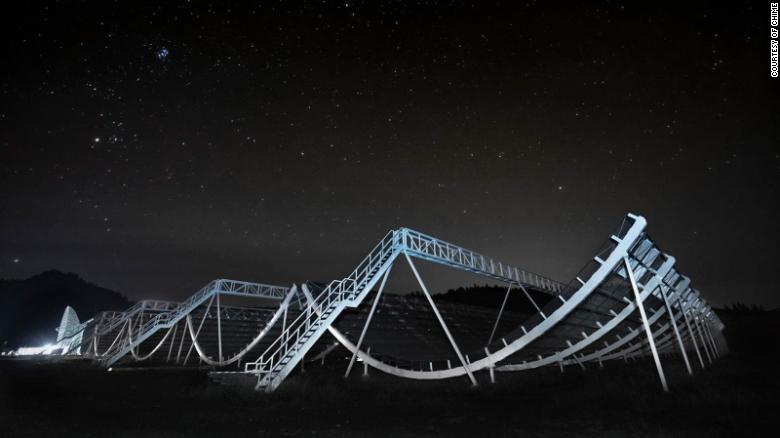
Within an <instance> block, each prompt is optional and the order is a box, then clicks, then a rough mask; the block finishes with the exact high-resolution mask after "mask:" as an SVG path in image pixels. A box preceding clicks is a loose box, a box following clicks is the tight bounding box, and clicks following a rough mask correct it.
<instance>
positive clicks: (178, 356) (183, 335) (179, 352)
mask: <svg viewBox="0 0 780 438" xmlns="http://www.w3.org/2000/svg"><path fill="white" fill-rule="evenodd" d="M185 324H186V322H185ZM185 333H186V332H185V331H184V327H182V328H181V340H179V351H178V352H177V353H176V363H179V361H180V360H181V349H182V347H184V338H186V336H185Z"/></svg>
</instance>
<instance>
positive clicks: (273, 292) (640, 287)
mask: <svg viewBox="0 0 780 438" xmlns="http://www.w3.org/2000/svg"><path fill="white" fill-rule="evenodd" d="M646 225H647V223H646V221H645V219H644V218H643V217H641V216H637V215H633V214H628V215H627V216H626V217H625V218H624V220H623V221H622V222H621V224H620V226H619V227H618V228H617V229H616V230H615V232H614V233H613V234H612V235H610V236H609V238H608V239H607V241H606V242H605V244H604V245H603V247H602V248H601V249H600V250H599V251H598V252H597V254H596V255H595V256H594V257H593V258H592V260H590V261H589V262H588V263H587V264H586V266H585V267H584V268H583V269H582V270H581V271H580V272H579V273H578V274H577V275H576V276H575V278H574V279H573V280H572V281H570V282H569V283H568V284H563V283H559V282H556V281H554V280H551V279H548V278H545V277H543V276H540V275H538V274H534V273H532V272H529V271H526V270H523V269H520V268H517V267H513V266H510V265H507V264H505V263H502V262H499V261H497V260H494V259H492V258H490V257H487V256H484V255H482V254H479V253H476V252H474V251H471V250H468V249H465V248H463V247H460V246H457V245H454V244H451V243H448V242H445V241H443V240H441V239H437V238H435V237H432V236H429V235H426V234H423V233H419V232H417V231H414V230H411V229H408V228H400V229H397V230H393V231H390V232H389V233H388V234H387V235H385V237H384V238H383V239H382V240H381V241H380V242H379V243H378V244H377V245H376V246H375V247H374V248H373V249H372V250H371V251H370V252H369V254H368V255H367V256H366V257H365V259H363V260H362V261H361V263H360V264H358V266H357V267H356V268H355V269H354V271H352V273H350V274H349V275H348V276H347V277H345V278H343V279H340V280H334V281H332V282H330V283H329V284H327V285H326V286H325V287H324V288H323V289H322V290H317V291H316V292H315V293H312V291H311V290H310V288H309V286H308V285H307V284H305V283H304V284H301V285H300V286H295V285H293V286H292V287H291V288H286V287H280V286H271V285H264V284H259V283H247V282H240V281H234V280H215V281H212V282H211V283H209V284H208V285H206V286H205V287H204V288H202V289H201V290H199V291H198V292H196V293H195V294H194V295H193V296H191V297H190V298H188V299H187V300H185V301H184V302H182V303H170V302H159V301H148V302H141V303H138V304H136V305H134V306H133V307H131V308H130V309H128V310H126V311H124V312H105V313H103V314H101V315H99V316H98V317H97V318H95V322H93V323H91V324H92V326H91V327H92V328H91V335H90V336H84V339H85V341H83V342H81V344H80V345H82V346H83V345H84V344H85V343H89V342H92V344H93V345H94V348H93V349H92V352H91V354H92V355H93V356H94V357H96V358H99V359H100V360H101V363H102V364H103V365H104V366H106V367H109V366H111V365H112V364H114V363H116V362H117V361H118V360H120V359H122V358H124V357H132V358H134V359H135V360H146V359H148V358H150V357H152V356H153V355H155V354H157V355H158V357H159V356H160V355H164V356H166V357H167V360H169V361H170V360H171V358H172V357H173V355H175V357H176V362H177V363H180V362H181V359H182V356H183V363H184V364H186V363H187V361H188V360H189V358H190V355H191V353H192V352H193V350H194V352H195V353H196V354H197V357H198V359H199V360H200V361H201V362H202V363H205V364H207V365H211V366H216V367H224V366H227V365H231V364H234V363H237V364H238V365H239V366H241V364H242V360H243V358H244V357H245V356H246V355H247V354H249V353H250V351H252V350H253V349H257V352H260V353H259V356H258V357H257V359H256V360H253V361H249V362H247V363H244V364H243V371H240V372H226V371H221V372H217V373H216V374H215V375H227V374H231V375H232V374H240V375H241V376H245V377H251V378H254V379H255V388H256V389H258V390H260V389H262V390H265V391H269V392H270V391H273V390H274V389H276V388H277V387H278V386H279V385H280V384H281V383H282V382H283V381H284V379H285V378H286V377H287V376H288V375H289V374H290V373H291V372H292V371H293V370H294V369H295V368H296V366H297V365H298V364H299V363H300V364H301V365H302V363H303V359H304V357H305V356H306V354H307V353H308V352H309V351H310V350H311V348H312V347H313V346H314V345H315V344H316V343H317V342H318V340H319V339H320V338H321V337H322V335H323V334H324V333H325V332H326V331H327V332H330V333H331V334H332V335H333V336H334V337H335V338H336V340H337V341H338V343H340V344H341V345H343V346H344V347H345V348H346V349H347V350H349V351H350V352H351V353H352V357H351V358H350V361H349V364H348V366H347V369H346V372H345V376H348V375H349V374H350V372H351V370H352V368H353V366H354V363H355V362H356V361H357V360H360V361H362V362H363V367H364V370H363V373H364V374H366V373H367V371H368V367H373V368H376V369H378V370H380V371H382V372H385V373H388V374H392V375H395V376H399V377H405V378H411V379H421V380H431V379H444V378H453V377H458V376H465V377H468V379H469V381H470V382H471V383H472V384H474V385H476V384H477V383H478V379H477V376H476V375H477V373H478V372H481V371H483V370H484V371H487V372H488V374H489V377H490V381H491V382H495V381H496V373H495V372H496V371H500V372H510V371H520V370H527V369H532V368H538V367H542V366H557V367H560V369H561V371H563V370H564V367H565V366H569V365H577V366H579V367H582V368H583V369H587V364H589V363H598V365H599V366H603V363H604V362H606V361H609V360H624V361H627V360H629V359H634V358H637V357H647V356H651V357H652V358H653V362H654V364H655V368H656V371H657V373H658V377H659V380H660V383H661V385H662V388H663V389H664V390H668V383H667V380H666V375H665V373H664V369H663V363H662V360H661V359H662V357H665V356H668V355H670V354H672V353H679V355H680V357H681V359H682V361H683V362H684V363H685V365H686V369H687V370H688V373H690V374H694V367H693V366H692V362H693V363H697V364H698V365H699V366H700V367H701V368H704V367H706V366H708V365H709V364H711V363H712V362H713V361H714V360H715V359H717V358H718V357H720V356H722V355H723V354H725V353H727V351H728V347H727V345H726V342H725V338H724V337H723V335H722V331H723V328H724V326H723V324H722V322H721V321H720V320H719V319H718V317H717V315H716V314H715V313H714V312H713V311H712V309H711V307H710V306H709V304H707V302H706V301H705V300H704V299H703V298H702V297H701V295H700V293H699V292H698V291H697V290H696V289H693V288H692V287H691V280H690V279H689V278H688V277H685V276H684V275H682V274H681V273H679V272H678V271H677V269H676V268H675V262H676V261H675V258H674V257H672V256H671V255H668V254H666V253H664V252H662V251H661V250H660V249H659V248H658V246H657V245H656V244H655V243H654V242H653V240H652V239H651V238H650V237H649V235H648V234H647V232H646V230H645V229H646ZM399 257H401V259H403V261H404V262H405V263H407V264H408V265H409V266H410V268H411V270H412V273H413V274H414V277H415V279H416V280H417V282H418V284H419V285H420V288H421V290H422V293H423V297H424V298H425V300H426V302H427V305H428V306H429V307H430V310H431V313H432V316H433V317H434V318H435V320H436V321H437V322H438V325H439V326H440V329H441V331H442V332H443V334H444V335H445V336H446V338H447V341H448V343H449V346H450V347H451V348H452V351H453V354H454V357H455V358H456V359H455V360H454V361H453V360H440V361H428V362H425V363H423V362H421V361H415V362H414V365H412V366H402V365H399V364H401V363H405V362H406V363H408V361H404V360H402V359H397V358H392V357H390V356H388V355H386V354H382V352H377V351H376V349H374V351H373V352H372V350H371V346H365V345H364V344H365V336H366V333H367V331H368V330H369V329H370V324H371V321H372V317H373V316H374V314H375V312H376V311H377V308H378V307H379V305H380V297H381V296H382V293H383V291H384V288H385V284H386V282H387V279H388V277H389V276H390V271H391V268H392V266H393V264H394V263H395V262H396V261H397V259H398V258H399ZM414 259H418V260H424V261H428V262H433V263H436V264H439V265H444V266H447V267H450V268H453V269H456V270H459V271H464V272H469V273H473V274H477V275H480V276H483V277H486V278H490V279H492V280H495V281H498V282H500V283H503V284H505V285H506V286H507V291H506V295H505V297H504V300H503V302H502V305H501V309H500V310H499V311H498V315H497V316H496V320H495V323H494V324H493V328H492V332H491V334H490V337H489V339H486V343H485V344H484V346H482V347H480V348H479V349H478V350H477V351H475V350H473V349H471V350H469V351H463V349H462V348H461V346H460V345H459V344H458V340H457V339H456V337H454V336H453V334H452V332H451V331H450V329H449V327H448V325H447V321H446V318H444V317H443V316H442V314H441V312H440V311H439V309H438V307H437V305H436V302H435V301H434V300H433V298H432V296H431V293H430V291H429V290H428V288H427V286H426V284H425V282H424V279H423V278H422V276H421V275H420V272H419V271H418V269H417V267H416V265H415V263H414V261H413V260H414ZM377 286H378V292H377V295H376V296H375V297H374V299H373V302H372V303H371V305H370V310H369V311H368V314H367V316H366V320H365V322H364V324H363V326H362V329H361V330H360V334H359V337H358V339H357V341H356V342H355V343H353V341H352V340H350V339H349V338H348V337H347V336H346V335H345V334H344V333H342V332H341V331H340V330H339V329H338V328H337V327H336V326H335V325H334V322H335V321H337V320H338V318H339V316H340V315H341V314H342V312H343V311H344V310H346V309H350V308H356V307H357V306H359V305H360V304H361V303H362V302H363V301H364V300H365V298H366V297H367V296H368V294H369V293H370V292H371V291H372V290H373V289H374V288H375V287H377ZM529 288H532V289H534V290H536V291H542V292H545V293H547V294H549V295H550V296H551V297H553V298H552V299H551V300H549V302H547V303H546V304H545V303H542V305H541V306H540V305H539V304H538V303H537V302H536V301H535V300H534V299H533V297H532V296H531V294H530V293H529V292H528V289H529ZM510 294H518V295H520V296H522V297H523V299H527V300H530V302H531V304H532V305H533V307H534V309H535V311H536V313H535V314H534V315H532V316H531V317H530V318H528V319H527V320H526V321H524V322H523V323H522V324H521V325H519V326H518V327H517V328H516V329H514V330H512V331H510V332H508V333H501V332H500V331H499V330H498V327H499V323H500V321H501V318H502V315H503V313H504V308H505V305H506V302H507V299H508V298H509V295H510ZM227 295H231V296H241V297H255V298H270V299H274V300H277V301H278V302H279V303H280V304H279V306H278V307H277V308H273V309H266V310H265V311H259V310H258V309H239V308H233V307H226V306H223V305H221V302H220V296H227ZM293 303H295V304H297V305H296V306H295V307H293ZM204 307H205V309H204ZM291 311H292V316H290V315H288V313H289V312H291ZM207 319H210V320H211V321H212V322H211V323H210V324H212V325H213V321H214V320H216V332H217V336H216V339H217V352H216V357H212V356H210V355H209V354H208V353H207V352H206V351H205V350H204V347H203V346H202V345H201V341H200V338H201V337H202V336H203V335H202V333H201V332H202V329H203V327H204V324H205V323H206V321H207ZM238 319H243V320H246V321H255V322H258V324H256V325H255V326H253V327H255V329H256V331H255V332H252V337H251V340H250V341H249V342H248V343H247V344H246V345H245V346H244V347H243V348H240V349H238V351H237V352H231V353H229V354H227V355H226V354H225V352H224V351H223V333H222V331H223V330H222V324H223V321H227V320H238ZM272 329H273V330H275V331H273V332H272ZM84 330H85V331H84V333H86V330H90V329H89V328H85V329H84ZM155 333H160V334H158V335H157V337H156V338H155V339H157V340H154V341H150V342H151V343H156V345H154V346H153V347H152V348H151V349H150V350H148V352H147V353H145V354H141V353H140V352H139V351H138V348H139V346H140V345H141V344H142V343H143V342H144V341H146V340H148V339H150V337H151V336H152V335H154V334H155ZM269 333H273V335H269ZM105 335H109V336H113V338H110V339H113V340H112V342H111V343H110V345H109V347H108V348H107V349H106V350H105V351H103V352H102V353H100V352H98V349H97V346H98V342H97V340H98V339H99V338H100V337H101V336H105ZM177 335H178V336H179V340H178V345H177V341H176V337H177ZM185 337H188V338H189V349H188V350H186V352H185V350H184V349H183V347H184V346H185ZM166 343H167V345H168V346H167V351H166V350H165V349H163V348H164V347H165V345H166ZM334 348H335V344H334V345H330V346H328V347H327V348H326V349H325V351H322V352H320V353H319V354H317V355H315V359H317V360H324V358H325V356H326V355H327V354H328V353H329V352H331V351H333V349H334ZM166 353H167V354H166ZM185 353H186V354H185ZM254 354H258V353H254ZM694 361H695V362H694Z"/></svg>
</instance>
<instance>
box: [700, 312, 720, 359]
mask: <svg viewBox="0 0 780 438" xmlns="http://www.w3.org/2000/svg"><path fill="white" fill-rule="evenodd" d="M703 322H704V331H705V333H707V336H708V337H709V340H710V345H712V354H714V355H715V357H716V358H720V354H719V353H718V347H717V346H716V345H715V338H713V337H712V330H711V328H710V323H709V321H703Z"/></svg>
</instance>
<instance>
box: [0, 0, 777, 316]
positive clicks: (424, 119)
mask: <svg viewBox="0 0 780 438" xmlns="http://www.w3.org/2000/svg"><path fill="white" fill-rule="evenodd" d="M15 3H16V5H15V6H14V7H15V8H26V9H17V10H13V9H6V10H5V11H4V13H3V19H2V22H3V23H2V30H0V32H2V43H0V44H2V47H3V52H4V54H3V68H2V70H1V71H0V75H1V77H2V80H1V82H0V96H1V97H0V103H1V106H0V277H3V278H25V277H28V276H31V275H34V274H36V273H39V272H41V271H43V270H45V269H51V268H55V269H60V270H65V271H73V272H76V273H78V274H80V275H81V276H83V277H84V278H86V279H87V280H89V281H92V282H95V283H97V284H100V285H102V286H105V287H109V288H112V289H114V290H117V291H119V292H121V293H124V294H127V295H128V296H129V297H130V298H132V299H138V298H151V297H156V298H183V297H185V296H188V295H189V294H191V293H192V292H193V291H194V290H195V289H196V288H197V287H199V286H202V285H204V284H205V283H206V282H208V281H209V280H211V279H213V278H219V277H225V278H237V279H246V280H254V281H262V282H268V283H276V284H285V285H289V284H290V283H292V282H300V281H303V280H307V279H317V280H331V279H334V278H341V277H343V276H344V275H346V274H348V273H349V272H350V271H351V270H352V268H353V267H354V266H355V265H356V264H357V262H359V261H360V260H361V259H362V258H363V256H364V255H365V254H366V253H367V252H368V250H369V249H370V248H371V247H372V246H373V245H374V244H375V243H376V242H377V241H378V240H379V239H380V238H381V237H382V236H383V235H384V234H385V233H386V232H387V231H388V230H390V229H391V228H395V227H399V226H408V227H411V228H415V229H418V230H420V231H423V232H427V233H430V234H433V235H435V236H437V237H441V238H443V239H446V240H449V241H451V242H453V243H458V244H461V245H463V246H466V247H467V248H470V249H474V250H477V251H480V252H482V253H484V254H488V255H491V256H495V257H497V258H498V259H500V260H504V261H506V262H510V263H513V264H516V265H518V266H520V267H524V268H526V269H528V270H531V271H535V272H538V273H540V274H543V275H548V276H550V277H552V278H555V279H558V280H561V281H568V280H569V279H571V277H572V276H573V275H574V274H575V272H576V271H577V270H578V269H579V268H580V267H581V266H582V265H583V264H584V263H585V262H586V261H587V260H588V258H589V257H592V256H593V254H594V252H595V250H596V249H597V248H598V246H599V245H600V244H601V242H603V241H604V239H606V238H607V237H608V235H609V233H610V232H612V231H613V229H614V228H615V227H616V226H617V225H618V224H619V222H620V221H621V219H622V217H623V216H624V215H625V214H626V213H627V212H629V211H630V212H635V213H638V214H642V215H644V216H645V217H646V218H647V219H648V222H649V226H648V230H649V232H650V233H651V235H652V237H653V238H654V239H655V240H656V241H657V242H658V244H659V245H660V246H661V248H662V249H663V250H664V251H667V252H669V253H671V254H673V255H674V256H676V257H677V260H678V264H677V266H678V268H679V269H680V270H681V271H682V272H683V273H685V274H687V275H689V276H690V277H692V279H693V285H694V287H696V288H698V289H700V290H701V291H702V293H703V294H704V296H705V297H707V298H708V299H710V301H711V302H712V303H713V304H714V305H723V304H727V303H732V302H735V301H742V302H746V303H749V304H751V303H757V304H761V305H764V306H766V307H777V306H780V293H779V291H778V286H777V284H778V282H777V280H776V278H775V275H776V274H777V268H778V266H779V264H778V261H777V258H776V257H777V248H778V245H780V239H779V238H778V230H777V225H778V223H780V213H779V212H778V208H777V207H776V204H777V200H778V198H780V196H779V195H780V193H779V192H780V185H779V184H778V183H779V182H780V135H778V130H779V129H780V111H778V97H780V93H778V83H780V82H779V80H777V79H774V80H772V79H771V78H770V77H769V5H768V3H763V2H754V4H753V5H752V7H751V6H748V5H736V4H730V5H728V6H723V7H721V6H717V5H716V4H715V3H713V4H710V5H708V4H706V3H702V4H690V5H689V4H681V3H679V2H676V3H674V6H668V5H667V6H664V5H660V6H659V5H645V4H642V5H635V4H631V3H629V2H626V3H625V4H622V3H620V2H605V3H603V4H602V5H601V6H598V7H594V6H585V5H571V6H566V5H565V4H563V3H560V2H546V3H544V4H538V3H535V2H529V3H524V2H507V4H506V5H504V6H499V5H495V4H489V5H488V4H487V2H475V4H459V3H458V4H456V3H449V2H420V3H415V2H395V1H391V2H388V1H370V2H353V1H349V2H294V1H286V2H257V3H262V5H259V6H258V5H251V6H249V7H245V6H244V5H242V4H239V3H237V2H235V3H234V2H222V1H215V2H211V3H204V2H194V1H193V2H179V3H178V4H174V2H158V1H155V2H142V1H126V2H108V1H95V2H72V1H64V2H56V3H54V2H52V3H50V4H48V5H44V4H37V3H38V2H28V3H30V4H31V5H30V6H28V7H25V6H19V3H22V2H15ZM41 3H43V2H41ZM162 3H165V4H166V5H160V4H162ZM247 3H248V4H251V3H255V2H247ZM473 280H476V281H478V282H484V280H481V279H479V278H474V279H473ZM473 280H471V281H473ZM451 283H453V284H450V283H447V282H446V281H443V282H441V283H440V286H438V285H437V290H440V289H441V288H444V287H447V286H450V285H454V280H452V281H451ZM412 286H413V285H411V283H409V287H412Z"/></svg>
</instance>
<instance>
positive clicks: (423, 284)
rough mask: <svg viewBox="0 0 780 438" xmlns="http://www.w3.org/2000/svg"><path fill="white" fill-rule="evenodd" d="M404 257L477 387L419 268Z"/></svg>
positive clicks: (407, 257) (475, 380) (408, 258)
mask: <svg viewBox="0 0 780 438" xmlns="http://www.w3.org/2000/svg"><path fill="white" fill-rule="evenodd" d="M404 257H406V261H407V262H408V263H409V267H410V268H412V272H414V276H415V277H416V278H417V282H418V283H419V284H420V287H421V288H422V291H423V294H424V295H425V298H427V299H428V303H429V304H430V305H431V309H433V313H434V314H435V315H436V319H438V320H439V324H441V328H442V330H444V334H446V335H447V339H449V340H450V344H451V345H452V349H453V350H455V354H456V355H457V356H458V359H460V363H461V364H463V369H465V370H466V374H468V376H469V380H471V384H472V385H474V386H477V385H478V383H477V379H475V378H474V374H472V373H471V370H470V369H469V366H468V365H467V364H466V360H465V359H464V358H463V355H462V354H461V352H460V348H458V344H456V343H455V339H453V338H452V334H450V330H449V329H448V328H447V324H446V323H445V322H444V318H442V317H441V314H440V313H439V309H438V308H437V307H436V303H434V302H433V297H431V294H430V293H428V288H427V287H425V283H423V281H422V278H421V277H420V273H419V272H417V268H416V267H415V266H414V262H412V259H411V258H410V257H409V254H406V253H404Z"/></svg>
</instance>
